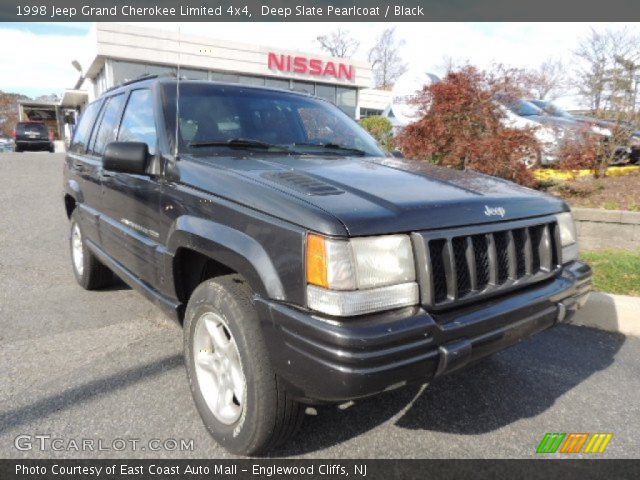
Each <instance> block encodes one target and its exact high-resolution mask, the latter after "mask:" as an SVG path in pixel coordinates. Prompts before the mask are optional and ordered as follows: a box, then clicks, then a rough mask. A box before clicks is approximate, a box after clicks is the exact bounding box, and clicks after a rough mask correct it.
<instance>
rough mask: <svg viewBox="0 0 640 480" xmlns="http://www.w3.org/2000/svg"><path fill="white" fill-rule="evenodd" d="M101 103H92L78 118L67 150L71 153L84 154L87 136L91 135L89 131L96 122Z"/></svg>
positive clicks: (87, 140) (87, 141)
mask: <svg viewBox="0 0 640 480" xmlns="http://www.w3.org/2000/svg"><path fill="white" fill-rule="evenodd" d="M101 104H102V102H93V103H91V104H89V105H88V106H87V108H86V109H85V110H84V112H83V113H82V115H81V117H80V122H79V123H78V125H77V126H76V128H75V131H74V132H73V139H72V140H71V145H70V146H69V150H71V151H72V152H78V153H81V152H84V151H85V150H86V148H87V146H88V144H89V136H90V135H91V129H92V127H93V124H94V123H95V121H96V117H97V116H98V112H99V111H100V105H101Z"/></svg>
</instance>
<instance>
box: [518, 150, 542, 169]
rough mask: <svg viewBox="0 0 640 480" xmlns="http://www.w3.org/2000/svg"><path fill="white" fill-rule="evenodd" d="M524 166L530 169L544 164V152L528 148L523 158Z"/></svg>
mask: <svg viewBox="0 0 640 480" xmlns="http://www.w3.org/2000/svg"><path fill="white" fill-rule="evenodd" d="M522 163H523V164H524V166H525V167H526V168H527V169H528V170H530V169H533V168H539V167H540V166H541V165H542V153H541V152H540V151H539V150H528V151H526V152H525V155H524V157H523V158H522Z"/></svg>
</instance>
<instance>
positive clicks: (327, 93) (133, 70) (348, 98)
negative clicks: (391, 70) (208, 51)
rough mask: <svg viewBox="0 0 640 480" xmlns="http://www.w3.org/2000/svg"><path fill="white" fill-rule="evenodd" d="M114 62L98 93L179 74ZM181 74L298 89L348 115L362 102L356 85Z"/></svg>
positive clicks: (210, 72) (210, 73) (204, 72)
mask: <svg viewBox="0 0 640 480" xmlns="http://www.w3.org/2000/svg"><path fill="white" fill-rule="evenodd" d="M108 61H109V62H110V64H111V75H112V82H109V81H107V79H106V76H105V74H104V70H103V71H102V72H101V75H102V77H100V75H99V76H98V78H96V82H95V90H96V96H97V95H99V94H101V93H102V92H104V91H105V90H106V89H107V88H109V87H111V86H113V85H119V84H121V83H124V82H128V81H130V80H135V79H136V78H140V77H142V76H144V75H166V74H174V75H175V74H176V68H174V67H168V66H165V65H154V64H147V63H137V62H126V61H122V60H112V59H111V60H108ZM180 76H181V77H182V78H187V79H190V80H214V81H218V82H229V83H242V84H245V85H257V86H267V87H272V88H281V89H283V90H294V91H297V92H304V93H308V94H309V95H316V96H318V97H321V98H324V99H326V100H328V101H330V102H331V103H334V104H335V105H336V106H338V107H339V108H340V109H341V110H342V111H343V112H345V113H346V114H347V115H349V116H351V117H353V118H355V117H356V113H357V105H358V89H357V88H353V87H343V86H336V85H331V84H326V83H315V82H305V81H300V80H288V79H282V78H272V77H266V76H256V75H242V74H237V73H226V72H217V71H214V70H198V69H192V68H180Z"/></svg>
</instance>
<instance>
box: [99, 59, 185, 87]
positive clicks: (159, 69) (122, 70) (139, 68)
mask: <svg viewBox="0 0 640 480" xmlns="http://www.w3.org/2000/svg"><path fill="white" fill-rule="evenodd" d="M111 65H112V71H113V84H114V85H120V84H122V83H124V82H129V81H131V80H136V79H137V78H140V77H142V76H144V75H167V74H174V75H175V73H176V69H175V68H174V67H167V66H164V65H152V64H148V63H133V62H123V61H120V60H113V61H112V62H111Z"/></svg>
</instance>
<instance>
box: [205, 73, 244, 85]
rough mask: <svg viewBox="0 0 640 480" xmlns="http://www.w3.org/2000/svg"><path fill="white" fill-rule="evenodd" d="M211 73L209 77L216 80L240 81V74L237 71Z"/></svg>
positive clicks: (226, 81)
mask: <svg viewBox="0 0 640 480" xmlns="http://www.w3.org/2000/svg"><path fill="white" fill-rule="evenodd" d="M209 74H210V77H209V78H210V79H211V80H215V81H216V82H225V83H238V82H239V81H240V78H239V77H240V76H239V75H238V74H235V73H222V72H209Z"/></svg>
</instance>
